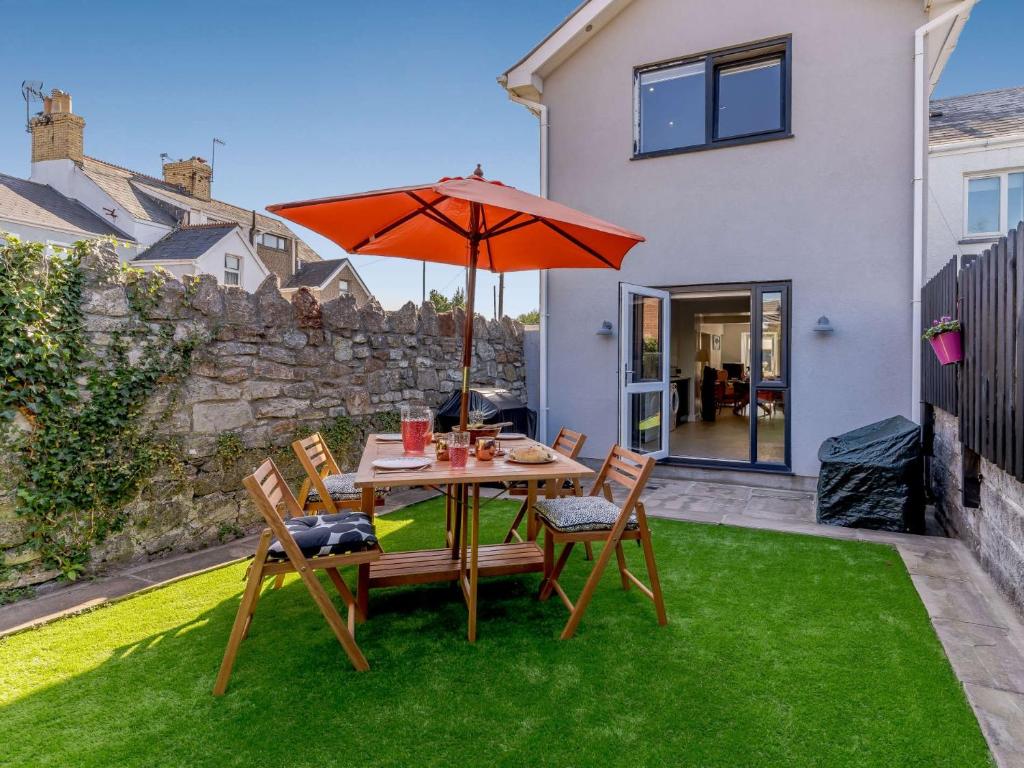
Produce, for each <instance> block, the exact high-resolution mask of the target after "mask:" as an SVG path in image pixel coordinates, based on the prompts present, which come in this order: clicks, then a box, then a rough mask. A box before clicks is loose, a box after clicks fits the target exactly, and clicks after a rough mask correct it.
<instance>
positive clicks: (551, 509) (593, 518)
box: [533, 496, 639, 533]
mask: <svg viewBox="0 0 1024 768" xmlns="http://www.w3.org/2000/svg"><path fill="white" fill-rule="evenodd" d="M533 508H534V510H535V511H536V512H537V514H538V515H540V516H541V517H542V518H544V520H546V521H547V522H548V523H549V524H550V525H551V527H552V528H554V529H555V530H557V531H562V532H564V533H572V532H574V531H610V530H611V529H612V528H613V527H614V526H615V521H616V520H617V519H618V518H619V513H620V512H621V511H622V510H621V509H619V508H618V507H617V506H615V505H614V504H612V503H611V502H610V501H608V499H606V498H604V497H603V496H565V497H563V498H561V499H543V500H541V501H538V502H537V503H536V504H535V505H534V507H533ZM638 525H639V524H638V523H637V521H636V515H635V514H633V515H630V516H629V522H628V523H626V529H627V530H633V529H635V528H637V527H638Z"/></svg>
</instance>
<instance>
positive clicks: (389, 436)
mask: <svg viewBox="0 0 1024 768" xmlns="http://www.w3.org/2000/svg"><path fill="white" fill-rule="evenodd" d="M377 442H379V443H400V442H402V434H401V433H400V432H385V433H384V434H382V435H377Z"/></svg>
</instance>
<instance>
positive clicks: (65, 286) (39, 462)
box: [0, 235, 198, 579]
mask: <svg viewBox="0 0 1024 768" xmlns="http://www.w3.org/2000/svg"><path fill="white" fill-rule="evenodd" d="M104 247H106V245H105V244H102V243H96V242H79V243H76V244H75V245H74V246H72V247H71V248H69V249H66V250H61V251H59V252H51V251H49V250H48V249H47V248H46V247H45V246H44V245H42V244H40V243H33V242H22V241H20V240H18V239H17V238H15V237H13V236H9V235H3V236H0V338H2V339H3V342H2V344H0V381H2V383H3V387H2V389H0V427H2V429H0V432H2V435H0V438H2V439H3V445H2V446H0V448H2V449H3V451H4V452H5V453H6V454H7V455H8V456H9V457H12V458H13V462H14V464H15V466H14V467H13V474H14V476H15V478H16V481H17V494H16V507H15V509H16V512H17V513H18V514H19V515H20V516H21V517H23V518H24V519H25V520H26V521H27V522H28V529H29V534H30V545H31V546H32V547H34V548H36V549H37V550H38V552H39V553H40V555H41V557H42V561H43V564H44V565H45V566H46V567H47V568H53V569H57V570H59V571H60V573H61V574H63V575H64V576H65V577H66V578H69V579H74V578H76V577H77V576H78V575H80V574H81V573H82V571H83V570H84V568H85V565H86V563H87V562H88V557H89V550H90V548H91V547H92V546H93V545H95V544H96V543H98V542H100V541H102V540H103V539H104V538H105V537H106V536H107V535H109V534H110V533H111V532H112V531H116V530H117V529H119V528H120V527H121V526H122V525H123V523H124V514H125V513H124V505H125V504H126V503H127V502H128V501H129V500H131V498H133V497H134V495H135V494H136V492H137V491H138V488H139V485H140V483H141V482H142V481H143V480H144V479H145V478H146V477H148V476H149V475H150V474H151V473H152V472H153V471H154V469H155V468H157V467H158V466H166V465H167V464H168V463H172V464H173V462H168V458H169V455H170V454H171V453H172V449H171V448H169V444H167V443H163V442H158V441H156V440H155V439H154V438H153V437H152V436H151V434H150V430H148V429H147V427H146V426H145V424H144V423H143V419H142V418H141V416H142V415H143V412H144V407H145V403H146V399H147V396H148V395H149V394H150V393H151V392H152V391H153V389H154V388H155V387H156V386H157V385H158V383H161V382H168V383H169V382H172V381H174V380H176V379H177V378H179V377H180V376H181V374H183V373H184V372H185V371H187V369H188V365H189V361H190V359H191V356H192V353H193V351H194V349H195V347H196V345H197V344H198V340H197V339H196V338H193V337H187V338H184V339H175V338H174V334H173V329H172V328H170V327H168V326H160V327H159V330H157V331H154V330H153V327H152V326H151V325H150V324H149V323H147V322H146V314H147V312H149V311H150V310H151V309H152V308H153V307H154V306H155V305H156V303H157V302H158V301H159V291H160V286H161V285H162V282H163V280H164V279H165V276H164V275H161V274H153V273H142V272H141V270H135V269H129V268H117V269H114V270H112V272H111V273H109V274H106V275H105V278H106V279H107V280H108V281H111V282H113V283H114V284H121V285H123V286H125V288H126V293H127V297H128V303H129V307H130V308H131V310H132V312H133V313H134V317H132V318H129V322H126V323H124V324H123V325H124V326H125V327H124V329H122V330H116V331H113V332H111V333H110V334H109V340H108V341H109V343H108V344H107V345H106V346H105V347H101V348H97V349H98V350H101V351H93V350H92V349H90V347H89V346H88V345H87V344H86V341H85V327H84V316H83V312H82V306H81V304H82V295H83V287H84V275H83V270H82V262H83V260H84V259H86V258H87V257H90V256H93V257H96V258H94V259H93V261H95V262H96V263H102V261H103V260H102V259H101V258H99V257H98V254H96V253H93V251H95V250H96V249H102V248H104ZM172 469H173V467H172Z"/></svg>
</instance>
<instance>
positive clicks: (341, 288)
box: [338, 279, 348, 296]
mask: <svg viewBox="0 0 1024 768" xmlns="http://www.w3.org/2000/svg"><path fill="white" fill-rule="evenodd" d="M338 293H340V294H341V295H342V296H344V295H346V294H347V293H348V280H344V279H342V280H339V281H338Z"/></svg>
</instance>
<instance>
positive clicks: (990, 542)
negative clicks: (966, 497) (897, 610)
mask: <svg viewBox="0 0 1024 768" xmlns="http://www.w3.org/2000/svg"><path fill="white" fill-rule="evenodd" d="M962 450H963V446H962V445H961V444H960V439H959V420H958V419H957V418H956V417H955V416H953V415H951V414H949V413H946V412H945V411H943V410H940V409H938V408H936V409H935V426H934V441H933V456H932V458H931V460H930V461H929V464H928V467H929V468H928V483H929V486H930V488H931V491H932V493H933V494H934V495H935V499H936V502H935V505H936V509H937V511H938V513H939V517H940V520H941V521H942V522H943V524H944V525H946V527H947V528H949V529H950V532H951V533H954V534H955V535H956V536H958V537H959V538H960V539H962V540H963V541H964V543H965V544H966V545H967V546H968V548H969V549H970V550H971V552H972V553H973V554H974V556H975V557H976V558H977V559H978V562H980V563H981V566H982V567H983V568H984V569H985V570H986V571H987V572H988V573H989V574H990V575H991V576H992V578H993V579H994V580H995V582H996V583H997V584H998V585H999V587H1000V589H1002V590H1003V592H1005V594H1006V595H1007V597H1009V599H1010V600H1011V601H1012V602H1013V604H1014V605H1015V606H1016V607H1017V609H1018V610H1019V611H1020V612H1021V613H1024V484H1022V483H1019V482H1017V480H1016V479H1015V478H1014V477H1013V476H1012V475H1008V474H1007V473H1006V472H1004V471H1003V470H1001V469H1000V468H999V467H997V466H996V465H995V464H992V463H991V462H989V461H987V460H985V459H981V478H982V479H981V505H980V506H979V507H978V508H977V509H968V508H965V507H964V506H963V502H962V499H963V497H962Z"/></svg>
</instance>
